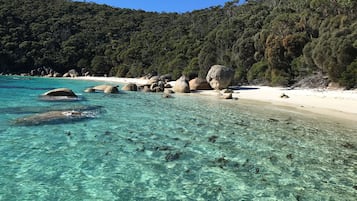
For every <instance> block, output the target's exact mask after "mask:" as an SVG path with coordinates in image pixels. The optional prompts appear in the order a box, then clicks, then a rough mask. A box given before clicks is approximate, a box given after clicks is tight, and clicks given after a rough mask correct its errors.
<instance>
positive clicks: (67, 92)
mask: <svg viewBox="0 0 357 201" xmlns="http://www.w3.org/2000/svg"><path fill="white" fill-rule="evenodd" d="M42 96H68V97H77V95H76V94H75V93H74V92H73V91H72V90H70V89H67V88H58V89H53V90H50V91H47V92H46V93H44V94H42Z"/></svg>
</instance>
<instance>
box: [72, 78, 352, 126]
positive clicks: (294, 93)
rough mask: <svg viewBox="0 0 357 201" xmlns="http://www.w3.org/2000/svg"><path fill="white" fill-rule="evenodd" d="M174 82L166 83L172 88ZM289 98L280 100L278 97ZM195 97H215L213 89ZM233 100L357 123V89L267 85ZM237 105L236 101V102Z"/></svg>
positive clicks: (133, 80)
mask: <svg viewBox="0 0 357 201" xmlns="http://www.w3.org/2000/svg"><path fill="white" fill-rule="evenodd" d="M76 79H80V80H92V81H102V82H118V83H136V84H139V85H142V84H147V82H148V80H145V79H138V78H117V77H78V78H76ZM174 83H175V82H170V84H171V85H174ZM283 93H284V94H286V95H287V96H289V98H281V97H280V96H281V95H282V94H283ZM196 94H202V95H213V96H217V95H218V94H219V92H217V91H214V90H208V91H198V92H197V93H196ZM233 98H238V99H242V100H254V101H261V102H268V103H271V104H274V105H280V106H289V107H294V108H297V109H299V110H305V111H308V112H312V113H317V114H321V115H325V116H330V117H334V118H340V119H345V120H351V121H356V122H357V90H322V89H292V90H289V89H287V88H279V87H267V86H241V87H240V89H235V90H234V93H233ZM237 103H239V101H238V102H237Z"/></svg>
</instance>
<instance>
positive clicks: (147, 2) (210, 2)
mask: <svg viewBox="0 0 357 201" xmlns="http://www.w3.org/2000/svg"><path fill="white" fill-rule="evenodd" d="M77 1H82V2H83V1H85V0H77ZM228 1H229V0H86V2H94V3H98V4H107V5H110V6H113V7H119V8H131V9H136V10H138V9H141V10H145V11H156V12H179V13H183V12H188V11H192V10H198V9H203V8H208V7H211V6H218V5H222V6H223V5H224V3H225V2H228ZM240 2H244V0H240Z"/></svg>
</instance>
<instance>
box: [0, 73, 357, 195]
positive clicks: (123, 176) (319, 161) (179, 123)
mask: <svg viewBox="0 0 357 201" xmlns="http://www.w3.org/2000/svg"><path fill="white" fill-rule="evenodd" d="M100 84H104V82H92V81H79V80H71V79H53V78H34V77H16V76H0V100H1V101H0V103H1V105H0V113H1V116H0V200H153V201H154V200H155V201H156V200H212V201H213V200H230V201H231V200H232V201H233V200H264V201H265V200H284V201H287V200H298V201H302V200H309V201H310V200H351V201H352V200H353V201H354V200H355V199H356V197H357V135H356V133H357V126H356V125H353V124H350V123H343V122H339V121H335V120H333V119H331V118H325V117H324V116H321V115H314V114H309V113H307V112H306V111H304V112H302V111H299V110H293V109H290V108H284V107H278V106H274V105H271V104H263V103H257V102H250V101H242V100H221V99H218V98H216V97H212V96H201V95H200V96H199V95H195V94H174V95H173V98H162V96H161V95H160V94H157V93H142V92H122V91H121V93H119V94H112V95H107V94H103V93H84V92H83V90H84V89H85V88H87V87H91V86H96V85H100ZM119 85H121V84H119ZM121 86H122V85H121ZM62 87H66V88H70V89H72V90H73V91H74V92H75V93H76V94H77V95H79V97H80V100H78V101H72V102H68V101H66V102H49V101H43V100H41V99H40V98H39V95H41V94H43V93H44V92H46V91H48V90H51V89H54V88H62ZM72 110H78V111H81V112H85V113H86V116H85V118H81V119H76V118H68V119H60V120H50V119H49V120H48V121H35V120H34V121H29V122H28V121H27V122H26V123H23V120H24V119H25V120H28V119H31V117H33V116H35V117H36V115H39V114H43V113H48V112H51V111H72Z"/></svg>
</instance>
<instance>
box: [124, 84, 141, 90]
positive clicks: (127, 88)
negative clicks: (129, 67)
mask: <svg viewBox="0 0 357 201" xmlns="http://www.w3.org/2000/svg"><path fill="white" fill-rule="evenodd" d="M121 90H123V91H137V90H138V86H137V85H136V84H134V83H128V84H126V85H124V86H123V87H122V88H121Z"/></svg>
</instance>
